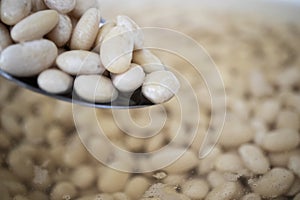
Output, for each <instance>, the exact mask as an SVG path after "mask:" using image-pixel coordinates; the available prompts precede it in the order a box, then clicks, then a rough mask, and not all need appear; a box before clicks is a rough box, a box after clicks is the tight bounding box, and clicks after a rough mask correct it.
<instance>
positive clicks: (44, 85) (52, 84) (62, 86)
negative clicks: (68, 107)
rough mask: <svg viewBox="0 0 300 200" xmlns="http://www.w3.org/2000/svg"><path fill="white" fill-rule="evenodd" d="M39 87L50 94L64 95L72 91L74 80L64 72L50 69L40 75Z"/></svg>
mask: <svg viewBox="0 0 300 200" xmlns="http://www.w3.org/2000/svg"><path fill="white" fill-rule="evenodd" d="M38 85H39V87H40V88H41V89H43V90H45V91H47V92H49V93H52V94H63V93H67V92H69V91H70V90H71V88H72V85H73V78H72V77H71V76H70V75H68V74H66V73H64V72H63V71H60V70H57V69H48V70H45V71H43V72H42V73H40V74H39V76H38Z"/></svg>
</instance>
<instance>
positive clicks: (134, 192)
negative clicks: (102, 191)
mask: <svg viewBox="0 0 300 200" xmlns="http://www.w3.org/2000/svg"><path fill="white" fill-rule="evenodd" d="M149 186H150V181H149V180H147V179H146V178H145V177H142V176H136V177H133V178H131V179H130V180H129V181H128V183H127V184H126V187H125V190H124V191H125V194H127V195H128V197H130V198H132V199H139V198H141V197H142V195H143V194H144V192H145V191H146V190H147V189H148V188H149Z"/></svg>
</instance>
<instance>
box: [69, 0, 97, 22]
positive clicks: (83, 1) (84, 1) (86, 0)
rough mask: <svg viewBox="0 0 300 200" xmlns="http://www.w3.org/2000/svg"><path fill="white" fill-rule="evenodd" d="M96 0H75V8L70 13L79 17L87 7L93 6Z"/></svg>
mask: <svg viewBox="0 0 300 200" xmlns="http://www.w3.org/2000/svg"><path fill="white" fill-rule="evenodd" d="M96 3H97V2H96V0H76V5H75V8H74V9H73V10H72V12H71V14H72V16H74V17H75V18H80V17H81V16H82V15H83V14H84V13H85V12H86V11H87V10H88V9H90V8H93V7H95V5H96Z"/></svg>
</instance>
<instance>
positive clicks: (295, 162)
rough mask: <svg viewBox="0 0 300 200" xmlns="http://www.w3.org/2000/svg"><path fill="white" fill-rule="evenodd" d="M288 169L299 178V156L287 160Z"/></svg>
mask: <svg viewBox="0 0 300 200" xmlns="http://www.w3.org/2000/svg"><path fill="white" fill-rule="evenodd" d="M288 168H289V169H290V170H292V171H293V172H294V173H295V174H296V175H297V176H298V177H300V156H299V155H292V156H291V157H290V159H289V163H288Z"/></svg>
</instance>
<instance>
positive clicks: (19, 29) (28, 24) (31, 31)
mask: <svg viewBox="0 0 300 200" xmlns="http://www.w3.org/2000/svg"><path fill="white" fill-rule="evenodd" d="M58 21H59V16H58V13H57V12H56V11H54V10H43V11H38V12H36V13H34V14H31V15H29V16H28V17H26V18H24V19H22V20H21V21H20V22H18V23H17V24H16V25H15V26H14V27H13V28H12V29H11V37H12V39H13V40H14V41H17V42H24V41H30V40H37V39H42V37H43V36H44V35H46V34H47V33H49V32H50V31H51V30H52V29H53V28H54V27H55V26H56V25H57V23H58Z"/></svg>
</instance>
